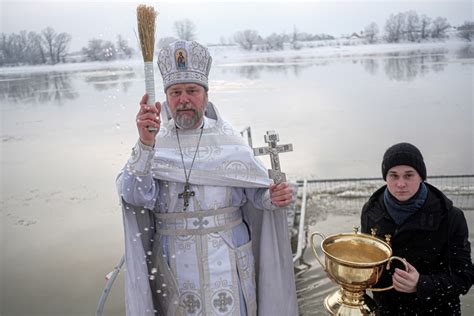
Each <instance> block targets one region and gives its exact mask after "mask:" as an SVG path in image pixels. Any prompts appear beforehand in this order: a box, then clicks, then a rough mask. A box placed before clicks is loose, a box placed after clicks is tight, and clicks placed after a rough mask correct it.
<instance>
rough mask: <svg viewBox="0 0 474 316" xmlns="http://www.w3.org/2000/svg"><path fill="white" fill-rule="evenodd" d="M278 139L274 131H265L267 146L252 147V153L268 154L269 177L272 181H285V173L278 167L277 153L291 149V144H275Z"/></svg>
mask: <svg viewBox="0 0 474 316" xmlns="http://www.w3.org/2000/svg"><path fill="white" fill-rule="evenodd" d="M278 141H280V138H279V137H278V134H277V133H276V132H275V131H267V135H265V142H266V143H267V144H268V147H259V148H253V154H254V155H255V156H260V155H270V161H271V163H272V169H268V176H269V177H270V179H273V182H274V183H281V182H286V175H285V174H284V173H283V172H281V169H280V159H279V158H278V154H279V153H284V152H289V151H293V145H292V144H286V145H277V142H278Z"/></svg>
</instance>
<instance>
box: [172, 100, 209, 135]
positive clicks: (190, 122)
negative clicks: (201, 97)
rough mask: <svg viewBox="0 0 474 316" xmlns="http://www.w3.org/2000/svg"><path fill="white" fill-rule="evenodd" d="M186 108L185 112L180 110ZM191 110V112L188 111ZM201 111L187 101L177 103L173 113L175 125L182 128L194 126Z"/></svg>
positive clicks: (200, 116)
mask: <svg viewBox="0 0 474 316" xmlns="http://www.w3.org/2000/svg"><path fill="white" fill-rule="evenodd" d="M183 110H187V111H186V112H185V113H182V112H181V111H183ZM190 111H192V112H193V113H190ZM202 116H203V112H202V111H200V110H198V109H196V108H193V107H191V106H189V104H187V103H183V104H180V105H178V107H177V108H176V112H175V115H174V121H175V123H176V126H178V127H179V128H182V129H190V128H195V127H196V125H197V124H198V123H199V122H200V121H201V119H202Z"/></svg>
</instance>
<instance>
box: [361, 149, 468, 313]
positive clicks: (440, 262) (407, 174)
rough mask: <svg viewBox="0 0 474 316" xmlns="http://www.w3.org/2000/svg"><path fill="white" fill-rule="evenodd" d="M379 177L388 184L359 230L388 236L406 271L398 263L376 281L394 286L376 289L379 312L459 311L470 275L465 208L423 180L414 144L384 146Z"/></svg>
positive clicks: (421, 162)
mask: <svg viewBox="0 0 474 316" xmlns="http://www.w3.org/2000/svg"><path fill="white" fill-rule="evenodd" d="M382 176H383V179H384V180H385V181H386V183H387V185H385V186H383V187H381V188H380V189H379V190H377V191H376V192H375V193H374V194H373V195H372V197H371V198H370V199H369V201H368V202H367V203H366V204H365V205H364V207H363V209H362V216H361V224H362V232H364V233H368V234H370V233H371V229H376V234H377V236H378V237H380V238H382V239H384V238H385V237H384V236H385V235H387V234H389V235H391V246H392V250H393V255H394V256H399V257H402V258H405V259H406V261H407V266H408V271H405V270H403V269H398V268H396V269H395V272H394V274H393V276H392V277H390V275H389V274H384V276H383V277H382V279H381V280H380V281H379V284H380V283H382V284H384V285H387V284H390V283H393V286H394V289H393V290H390V291H386V292H377V293H374V299H375V301H376V302H377V304H378V307H379V311H380V314H382V315H460V314H461V306H460V299H459V296H460V295H462V294H466V293H467V292H468V291H469V289H470V288H471V285H472V282H473V278H474V270H473V266H472V261H471V246H470V243H469V240H468V237H469V233H468V226H467V223H466V219H465V217H464V214H463V212H462V211H461V210H460V209H458V208H456V207H455V206H453V203H452V201H450V200H449V199H448V198H447V197H446V196H445V195H444V194H443V193H442V192H441V191H439V190H438V189H437V188H435V187H434V186H432V185H430V184H428V183H426V182H425V180H426V166H425V163H424V160H423V156H422V154H421V152H420V151H419V150H418V148H416V147H415V146H413V145H412V144H409V143H399V144H395V145H393V146H391V147H390V148H388V149H387V151H386V152H385V154H384V156H383V161H382ZM376 287H379V285H378V286H376Z"/></svg>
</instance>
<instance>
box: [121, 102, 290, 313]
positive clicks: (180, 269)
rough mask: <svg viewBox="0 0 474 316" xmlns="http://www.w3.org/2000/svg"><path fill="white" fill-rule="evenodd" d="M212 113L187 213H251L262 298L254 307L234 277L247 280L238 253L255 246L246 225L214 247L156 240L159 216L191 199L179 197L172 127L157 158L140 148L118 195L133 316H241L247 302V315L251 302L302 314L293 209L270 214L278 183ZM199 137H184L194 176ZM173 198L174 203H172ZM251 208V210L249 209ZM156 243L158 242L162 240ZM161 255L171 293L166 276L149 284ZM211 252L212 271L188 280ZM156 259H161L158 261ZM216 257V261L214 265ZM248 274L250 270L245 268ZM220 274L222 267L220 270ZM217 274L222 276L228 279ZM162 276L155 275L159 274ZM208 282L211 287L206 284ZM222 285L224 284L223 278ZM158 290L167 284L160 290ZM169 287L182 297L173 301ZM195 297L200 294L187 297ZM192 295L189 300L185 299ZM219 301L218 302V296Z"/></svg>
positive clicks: (245, 286)
mask: <svg viewBox="0 0 474 316" xmlns="http://www.w3.org/2000/svg"><path fill="white" fill-rule="evenodd" d="M165 109H166V107H165ZM207 109H208V114H207V115H208V116H211V117H212V118H213V119H215V120H213V119H211V120H209V119H206V122H205V125H204V130H203V135H202V139H201V144H200V146H199V152H198V155H197V157H196V160H195V162H194V166H193V169H192V174H191V177H190V183H191V184H192V186H191V190H193V191H194V192H195V193H196V195H195V197H193V199H191V200H190V206H189V208H188V210H187V211H188V212H194V211H198V212H199V211H201V210H212V209H221V208H226V207H229V206H233V207H236V208H238V209H242V210H243V216H244V218H245V220H246V222H247V223H249V224H250V235H251V239H252V244H253V250H254V251H253V257H254V259H255V262H256V264H255V265H254V264H253V263H252V261H250V263H251V265H252V266H254V267H255V271H256V274H257V280H256V281H257V291H256V292H257V294H258V295H257V297H258V298H255V294H256V293H255V289H253V292H252V289H250V288H249V284H250V283H248V282H247V283H243V282H242V280H238V279H236V278H235V277H236V276H238V278H239V279H242V276H245V274H246V273H243V272H242V271H243V270H239V271H238V273H237V272H236V271H235V262H236V261H239V260H238V258H237V257H238V255H237V257H236V256H235V254H238V253H241V252H235V253H234V252H233V251H232V249H236V248H237V247H244V248H245V247H246V245H250V244H247V241H248V233H247V229H246V227H247V226H246V225H245V224H243V223H242V224H240V225H238V226H234V227H232V230H231V231H227V232H226V233H223V232H219V235H218V236H214V237H215V238H212V236H213V235H212V234H208V237H209V238H207V237H206V238H207V239H202V238H201V239H199V240H198V241H196V240H197V239H196V240H194V243H191V245H194V246H192V247H191V248H189V242H184V241H182V240H180V239H179V238H175V237H172V238H171V239H172V241H171V242H170V239H169V238H170V237H169V236H166V237H163V236H160V235H158V236H155V235H154V233H153V232H152V231H153V228H155V229H156V222H155V223H154V220H156V219H155V218H154V216H153V211H155V212H156V213H174V212H181V211H182V207H183V206H182V203H183V200H182V199H178V198H177V196H176V195H177V193H179V192H182V190H183V185H184V182H185V179H184V171H183V169H182V162H181V156H180V153H179V148H178V147H177V142H176V131H175V127H174V123H173V121H172V120H171V121H170V122H168V124H164V125H163V126H162V128H161V129H160V133H159V135H158V136H157V140H156V145H155V147H156V150H154V151H152V150H151V148H147V147H146V146H143V145H141V144H137V146H136V147H135V148H134V151H133V153H132V157H131V158H130V160H129V163H128V164H127V167H126V170H125V171H124V174H123V175H122V176H121V177H120V178H119V191H120V193H121V196H122V199H123V205H124V226H125V242H126V264H127V270H126V304H127V315H146V314H153V313H154V310H155V309H158V310H159V311H160V312H162V313H166V314H183V313H186V314H188V315H194V313H196V315H197V314H199V312H200V311H201V312H204V313H205V314H206V315H211V314H216V315H219V314H230V313H233V314H235V315H239V314H243V313H244V312H245V309H240V308H242V307H243V306H242V301H243V296H245V301H246V305H247V309H248V310H247V313H248V314H249V315H251V314H254V313H255V311H254V309H253V304H252V299H253V300H255V301H256V302H258V303H257V306H258V314H259V315H297V307H296V291H295V284H294V276H293V264H292V260H291V251H290V245H289V239H288V228H287V224H286V213H285V210H284V209H278V208H275V207H273V206H272V205H271V203H270V199H269V194H268V190H266V189H265V188H266V187H268V185H269V183H270V180H269V179H268V176H267V174H266V170H265V168H264V166H263V165H262V164H261V163H260V162H259V161H258V160H257V159H255V157H254V156H253V154H252V151H251V149H250V148H249V147H248V146H247V145H246V144H245V142H244V140H243V139H242V138H241V137H240V135H239V133H237V132H236V131H235V130H234V129H233V128H232V127H231V126H230V125H229V124H228V123H226V122H225V121H223V120H222V119H221V118H220V116H219V115H218V112H217V111H216V109H215V107H214V106H213V105H212V104H209V105H208V108H207ZM209 113H210V115H209ZM199 132H200V130H183V131H181V130H180V132H179V134H180V141H181V146H182V150H183V156H184V163H185V165H186V167H187V171H188V172H189V167H190V165H191V161H192V157H193V155H194V151H195V149H196V145H197V142H198V138H199ZM167 194H168V195H170V196H168V197H166V195H167ZM171 195H174V196H171ZM248 201H250V202H251V203H247V202H248ZM262 209H265V211H262ZM150 211H151V212H150ZM140 237H141V238H140ZM158 238H160V242H159V243H157V242H156V240H154V239H158ZM186 238H188V237H186ZM151 240H154V242H152V241H151ZM203 241H205V242H203ZM219 243H220V244H227V246H228V247H227V246H226V247H222V249H221V248H220V247H217V248H218V250H216V249H214V248H216V247H212V245H216V244H219ZM153 244H154V245H153ZM157 244H158V245H159V246H157ZM196 245H200V246H199V247H196ZM202 245H204V246H202ZM177 247H178V248H179V247H181V248H182V249H185V248H186V247H188V250H189V249H191V250H192V251H180V250H179V249H177ZM196 249H199V253H196ZM203 249H204V250H203ZM229 249H230V250H229ZM208 250H211V251H210V252H209V251H208ZM221 250H222V251H221ZM203 251H204V252H203ZM157 252H158V253H160V255H163V256H164V257H166V261H165V262H166V265H163V264H162V265H161V267H162V268H161V270H160V269H158V270H159V271H158V276H159V275H163V274H165V275H166V274H167V272H170V275H171V276H172V277H170V278H168V279H166V276H165V277H164V278H165V279H166V280H167V281H166V282H169V283H170V284H165V288H163V287H161V285H162V284H161V282H162V281H161V279H160V278H159V277H158V278H157V279H158V280H159V281H155V280H152V281H151V282H149V276H150V275H152V279H154V278H155V276H156V275H154V274H153V271H152V273H150V267H152V269H153V268H155V267H156V260H155V259H156V253H157ZM203 253H204V254H205V256H204V263H203V264H202V265H201V266H200V267H199V268H198V269H197V270H194V272H191V273H187V272H186V271H187V270H189V264H187V262H192V263H196V264H195V265H192V264H191V265H192V266H193V267H197V266H199V262H198V261H199V260H197V259H201V257H203ZM150 254H153V256H151V258H150ZM216 256H217V257H216ZM193 257H194V260H193V259H192V258H193ZM241 257H243V258H247V257H252V253H250V256H247V255H243V256H241ZM210 258H211V259H212V260H209V259H210ZM215 258H231V259H229V260H227V262H226V260H217V261H215V260H214V259H215ZM263 258H264V259H263ZM190 260H191V261H190ZM221 261H222V262H221ZM232 261H233V262H232ZM163 266H164V267H165V268H164V270H163ZM244 266H245V267H247V265H245V264H244ZM203 267H204V268H203ZM219 267H223V268H222V269H221V270H219ZM229 267H233V268H234V271H233V272H232V271H231V272H230V273H229V269H228V268H229ZM251 268H253V267H251ZM165 270H166V271H165ZM191 270H192V269H191ZM230 270H232V269H230ZM199 271H201V279H200V280H197V279H196V278H194V279H193V275H199ZM202 271H204V272H202ZM219 271H224V272H223V273H221V274H220V273H219ZM249 271H250V274H251V276H252V275H254V271H253V269H250V270H249ZM154 272H155V273H156V270H155V271H154ZM244 272H246V271H244ZM202 275H205V276H206V278H204V279H203V278H202ZM216 276H217V279H216ZM219 277H221V279H218V278H219ZM163 282H164V281H163ZM150 283H151V284H152V285H151V287H150ZM157 283H160V284H158V287H156V284H157ZM164 283H165V282H164ZM223 284H224V285H223ZM196 287H197V290H196ZM209 287H210V288H209ZM250 287H251V286H250ZM170 288H173V289H174V290H172V291H171V292H166V291H167V290H169V289H170ZM189 289H191V290H192V291H187V290H189ZM164 290H165V292H164ZM152 291H153V294H152ZM175 292H177V293H175ZM156 293H157V294H156ZM163 293H166V295H167V299H169V302H168V304H169V305H172V304H175V305H176V306H175V307H176V308H169V306H168V307H166V308H163V306H157V305H160V301H158V302H157V300H156V295H163ZM187 293H191V295H186V294H187ZM200 293H201V294H203V295H202V296H201V295H200ZM213 293H214V294H213ZM239 293H240V297H239ZM242 293H243V294H244V295H242ZM249 293H250V294H249ZM252 293H253V294H252ZM216 294H219V296H212V295H216ZM245 294H247V295H245ZM153 295H155V305H153ZM204 296H207V298H205V297H204ZM211 296H212V297H211ZM171 297H173V298H171ZM160 298H162V297H160ZM218 298H221V300H219V299H218ZM162 302H163V301H161V304H163V303H162ZM213 302H214V304H213ZM216 302H220V303H222V304H221V305H219V304H217V303H216ZM249 303H250V304H249ZM186 304H188V305H186ZM186 307H188V308H187V309H186ZM163 311H164V312H163Z"/></svg>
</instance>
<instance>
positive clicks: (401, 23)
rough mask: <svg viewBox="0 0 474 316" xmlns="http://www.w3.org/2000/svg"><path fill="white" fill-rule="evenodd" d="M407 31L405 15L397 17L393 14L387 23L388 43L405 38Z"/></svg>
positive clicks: (400, 14)
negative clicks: (404, 34)
mask: <svg viewBox="0 0 474 316" xmlns="http://www.w3.org/2000/svg"><path fill="white" fill-rule="evenodd" d="M404 29H405V14H404V13H398V14H397V15H393V14H391V15H390V17H389V18H388V19H387V22H386V23H385V31H386V32H387V41H388V42H398V41H400V40H401V39H402V37H403V31H404Z"/></svg>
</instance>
